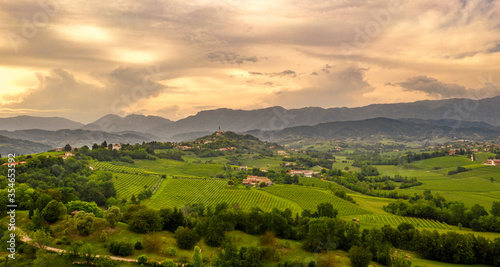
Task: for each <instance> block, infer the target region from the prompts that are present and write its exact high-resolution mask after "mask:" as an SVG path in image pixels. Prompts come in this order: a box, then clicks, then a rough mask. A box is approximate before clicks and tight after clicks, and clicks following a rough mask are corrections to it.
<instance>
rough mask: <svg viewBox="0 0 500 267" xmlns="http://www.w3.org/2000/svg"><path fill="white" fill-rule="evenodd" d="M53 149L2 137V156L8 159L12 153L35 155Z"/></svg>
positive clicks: (0, 146)
mask: <svg viewBox="0 0 500 267" xmlns="http://www.w3.org/2000/svg"><path fill="white" fill-rule="evenodd" d="M50 148H51V147H50V146H48V145H44V144H39V143H35V142H31V141H26V140H19V139H13V138H9V137H5V136H1V135H0V155H2V157H7V155H8V154H10V153H15V154H16V155H20V154H24V155H25V154H33V153H40V152H45V151H47V150H49V149H50Z"/></svg>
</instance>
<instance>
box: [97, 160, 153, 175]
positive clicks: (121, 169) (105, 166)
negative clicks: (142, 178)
mask: <svg viewBox="0 0 500 267" xmlns="http://www.w3.org/2000/svg"><path fill="white" fill-rule="evenodd" d="M91 166H92V167H94V168H96V169H99V170H104V171H110V172H114V173H127V174H143V175H149V174H155V173H152V172H147V171H145V170H143V169H139V168H131V167H127V166H118V165H114V164H110V163H105V162H99V161H96V162H94V163H92V164H91Z"/></svg>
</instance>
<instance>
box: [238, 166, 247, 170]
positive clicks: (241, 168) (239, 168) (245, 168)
mask: <svg viewBox="0 0 500 267" xmlns="http://www.w3.org/2000/svg"><path fill="white" fill-rule="evenodd" d="M238 171H248V167H247V166H240V167H238Z"/></svg>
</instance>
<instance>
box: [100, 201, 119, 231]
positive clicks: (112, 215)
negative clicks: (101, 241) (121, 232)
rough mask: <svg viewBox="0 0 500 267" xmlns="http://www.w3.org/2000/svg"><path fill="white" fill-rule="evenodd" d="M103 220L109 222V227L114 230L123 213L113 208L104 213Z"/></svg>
mask: <svg viewBox="0 0 500 267" xmlns="http://www.w3.org/2000/svg"><path fill="white" fill-rule="evenodd" d="M104 218H105V219H106V221H108V222H109V224H110V225H111V227H113V228H115V227H116V225H117V224H118V222H120V220H121V219H122V218H123V213H122V212H121V211H120V208H118V207H116V206H113V207H110V208H108V210H107V211H105V212H104Z"/></svg>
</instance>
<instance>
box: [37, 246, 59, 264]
mask: <svg viewBox="0 0 500 267" xmlns="http://www.w3.org/2000/svg"><path fill="white" fill-rule="evenodd" d="M55 258H56V255H54V254H52V253H48V252H46V251H45V250H43V249H39V250H37V252H36V259H35V260H34V261H33V265H34V266H37V267H49V266H53V264H54V260H55Z"/></svg>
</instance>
